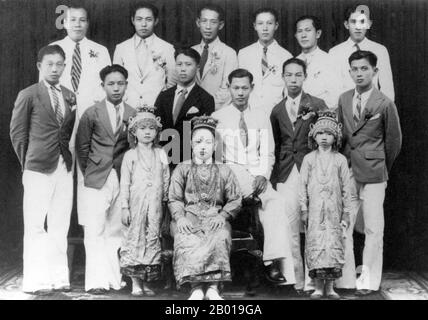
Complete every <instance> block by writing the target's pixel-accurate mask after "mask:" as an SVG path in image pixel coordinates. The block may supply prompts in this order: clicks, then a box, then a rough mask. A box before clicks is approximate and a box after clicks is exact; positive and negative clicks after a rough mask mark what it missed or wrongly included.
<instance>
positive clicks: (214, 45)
mask: <svg viewBox="0 0 428 320" xmlns="http://www.w3.org/2000/svg"><path fill="white" fill-rule="evenodd" d="M220 42H221V41H220V38H219V37H218V36H217V38H215V39H214V40H213V41H212V42H210V43H208V49H212V48H215V47H216V46H218V45H219V44H220ZM200 46H201V49H204V46H205V42H204V39H202V40H201V43H200Z"/></svg>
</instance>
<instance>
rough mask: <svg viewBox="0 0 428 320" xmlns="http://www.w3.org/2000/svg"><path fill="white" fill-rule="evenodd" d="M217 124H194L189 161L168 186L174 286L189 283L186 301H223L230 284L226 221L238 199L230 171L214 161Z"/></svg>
mask: <svg viewBox="0 0 428 320" xmlns="http://www.w3.org/2000/svg"><path fill="white" fill-rule="evenodd" d="M216 125H217V120H215V119H213V118H211V117H206V116H203V117H197V118H194V119H193V121H192V127H193V129H192V160H189V161H184V162H182V163H180V164H179V165H178V166H177V167H176V168H175V170H174V173H173V175H172V177H171V185H170V187H169V203H168V206H169V210H170V212H171V216H172V223H171V233H172V236H173V237H174V258H173V264H174V275H175V278H176V281H177V286H178V287H180V286H182V285H183V284H185V283H190V285H191V288H192V290H191V295H190V297H189V300H202V299H203V298H204V297H205V299H207V300H222V297H221V296H220V294H219V283H221V282H222V281H231V280H232V279H231V271H230V250H231V246H232V237H231V228H230V224H229V222H228V220H230V219H231V218H233V217H234V216H235V215H236V213H237V212H238V211H239V210H240V207H241V200H242V199H241V192H240V189H239V184H238V181H237V180H236V177H235V175H234V174H233V172H232V171H231V170H230V169H229V167H228V166H226V165H224V164H217V163H215V161H213V154H214V150H215V147H216V142H215V127H216ZM204 289H205V291H206V292H205V294H204Z"/></svg>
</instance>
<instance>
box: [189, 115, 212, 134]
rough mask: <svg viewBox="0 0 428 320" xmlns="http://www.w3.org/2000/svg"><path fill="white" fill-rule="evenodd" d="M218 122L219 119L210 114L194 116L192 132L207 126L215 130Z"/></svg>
mask: <svg viewBox="0 0 428 320" xmlns="http://www.w3.org/2000/svg"><path fill="white" fill-rule="evenodd" d="M217 124H218V120H217V119H214V118H213V117H210V116H200V117H194V118H193V119H192V132H193V131H195V130H196V129H200V128H206V129H209V130H211V131H213V132H215V129H216V127H217Z"/></svg>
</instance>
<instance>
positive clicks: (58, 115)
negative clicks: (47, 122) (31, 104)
mask: <svg viewBox="0 0 428 320" xmlns="http://www.w3.org/2000/svg"><path fill="white" fill-rule="evenodd" d="M57 90H58V89H57V88H55V87H54V86H51V91H52V97H53V101H54V111H55V117H56V120H57V121H58V124H59V125H62V121H63V120H64V117H63V115H62V110H61V105H60V104H59V98H58V94H57Z"/></svg>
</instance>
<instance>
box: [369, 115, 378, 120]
mask: <svg viewBox="0 0 428 320" xmlns="http://www.w3.org/2000/svg"><path fill="white" fill-rule="evenodd" d="M379 117H380V113H376V114H375V115H374V116H373V117H371V118H370V119H369V121H371V120H376V119H377V118H379Z"/></svg>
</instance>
